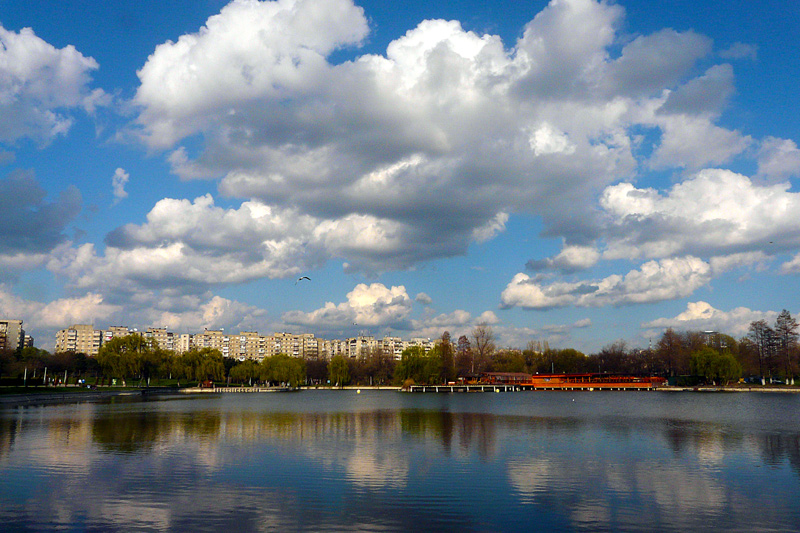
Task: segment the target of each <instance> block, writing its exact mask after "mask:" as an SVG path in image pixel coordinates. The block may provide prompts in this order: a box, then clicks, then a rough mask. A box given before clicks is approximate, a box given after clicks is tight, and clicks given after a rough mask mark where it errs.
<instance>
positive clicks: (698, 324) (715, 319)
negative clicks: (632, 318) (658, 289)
mask: <svg viewBox="0 0 800 533" xmlns="http://www.w3.org/2000/svg"><path fill="white" fill-rule="evenodd" d="M777 316H778V313H777V312H776V311H754V310H751V309H748V308H746V307H737V308H735V309H732V310H731V311H722V310H720V309H716V308H714V307H713V306H712V305H711V304H709V303H707V302H702V301H699V302H689V303H688V304H687V305H686V311H684V312H682V313H680V314H679V315H677V316H675V317H673V318H659V319H656V320H652V321H650V322H646V323H643V324H642V328H648V329H662V328H663V329H666V328H674V329H678V330H683V331H719V332H721V333H726V334H728V335H732V336H735V337H742V336H744V335H746V334H747V330H748V328H749V327H750V323H751V322H753V321H754V320H762V319H764V320H766V321H767V322H773V321H774V320H775V318H776V317H777Z"/></svg>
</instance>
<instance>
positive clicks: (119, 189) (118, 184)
mask: <svg viewBox="0 0 800 533" xmlns="http://www.w3.org/2000/svg"><path fill="white" fill-rule="evenodd" d="M129 178H130V174H128V173H127V172H125V169H122V168H118V169H117V170H115V171H114V176H112V178H111V187H112V188H113V189H114V203H117V202H119V201H120V200H122V199H123V198H127V197H128V193H127V192H126V191H125V185H126V184H127V183H128V179H129Z"/></svg>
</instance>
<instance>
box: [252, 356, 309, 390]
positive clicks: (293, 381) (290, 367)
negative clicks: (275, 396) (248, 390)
mask: <svg viewBox="0 0 800 533" xmlns="http://www.w3.org/2000/svg"><path fill="white" fill-rule="evenodd" d="M261 367H262V373H261V379H262V380H263V381H266V382H268V383H279V384H288V385H289V386H291V387H299V386H300V385H302V384H303V383H304V382H305V380H306V365H305V361H303V359H301V358H300V357H290V356H288V355H286V354H277V355H273V356H272V357H267V358H265V359H264V360H263V361H262V362H261Z"/></svg>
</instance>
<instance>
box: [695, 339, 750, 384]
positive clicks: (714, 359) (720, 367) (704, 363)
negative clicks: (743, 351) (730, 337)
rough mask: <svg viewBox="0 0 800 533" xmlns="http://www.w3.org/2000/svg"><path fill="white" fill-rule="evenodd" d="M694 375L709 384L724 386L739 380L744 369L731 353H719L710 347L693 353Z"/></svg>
mask: <svg viewBox="0 0 800 533" xmlns="http://www.w3.org/2000/svg"><path fill="white" fill-rule="evenodd" d="M690 369H691V372H692V374H694V375H696V376H701V377H703V378H704V379H705V380H706V382H707V383H718V384H721V385H724V384H726V383H728V382H730V381H733V380H735V379H738V378H739V377H740V376H741V374H742V367H741V365H740V364H739V362H738V361H737V360H736V358H735V357H733V355H732V354H730V353H727V352H726V353H719V352H718V351H717V350H715V349H714V348H712V347H710V346H703V347H701V348H699V349H698V350H695V351H694V352H692V355H691V359H690Z"/></svg>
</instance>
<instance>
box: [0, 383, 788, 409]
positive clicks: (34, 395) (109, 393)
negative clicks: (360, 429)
mask: <svg viewBox="0 0 800 533" xmlns="http://www.w3.org/2000/svg"><path fill="white" fill-rule="evenodd" d="M220 389H226V390H220ZM296 390H297V391H304V390H320V391H333V392H336V391H349V392H353V391H356V392H360V391H387V392H400V391H402V387H395V386H369V385H367V386H363V387H359V386H357V385H348V386H344V387H323V386H306V387H299V388H298V389H296ZM648 391H649V392H669V393H678V392H698V393H743V392H754V393H777V394H798V393H800V387H785V388H781V387H658V388H653V389H648ZM268 392H269V393H275V392H293V391H292V390H290V389H286V388H266V387H265V388H257V387H254V388H251V387H242V388H237V390H232V388H231V389H228V388H223V387H219V388H217V389H200V388H194V387H192V388H184V389H174V388H169V389H167V388H155V387H154V388H143V389H133V390H131V389H127V390H91V391H89V390H76V391H58V392H30V393H23V394H7V395H4V394H0V408H3V407H17V406H32V405H47V404H57V403H70V402H83V401H93V400H102V399H106V398H114V397H120V396H140V397H147V396H155V395H158V396H161V395H164V396H166V395H174V396H177V395H191V394H259V393H268ZM515 392H534V393H536V392H561V391H560V390H555V391H553V390H548V391H541V390H533V391H515ZM564 392H567V390H566V389H564ZM569 392H573V393H574V392H581V390H580V389H574V390H569ZM582 392H619V391H604V390H600V389H598V390H594V391H589V390H584V391H582ZM624 392H637V391H634V390H631V391H624ZM430 393H433V394H437V393H434V392H429V393H428V394H430ZM423 394H426V393H423ZM438 394H451V393H450V392H447V393H445V392H440V393H438ZM452 394H459V393H452Z"/></svg>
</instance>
